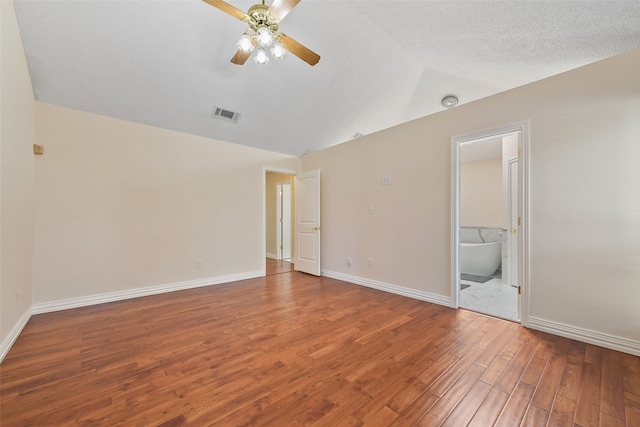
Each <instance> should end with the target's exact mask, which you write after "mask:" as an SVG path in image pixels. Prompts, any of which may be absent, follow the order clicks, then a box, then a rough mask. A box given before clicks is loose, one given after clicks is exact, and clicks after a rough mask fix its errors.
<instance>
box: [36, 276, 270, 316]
mask: <svg viewBox="0 0 640 427" xmlns="http://www.w3.org/2000/svg"><path fill="white" fill-rule="evenodd" d="M263 275H264V273H263V272H262V271H261V270H258V271H249V272H246V273H238V274H229V275H227V276H218V277H207V278H205V279H196V280H188V281H186V282H177V283H169V284H166V285H157V286H147V287H144V288H136V289H127V290H124V291H117V292H108V293H105V294H97V295H88V296H84V297H77V298H68V299H63V300H57V301H50V302H43V303H38V304H34V305H33V306H32V307H31V313H32V314H41V313H49V312H52V311H60V310H67V309H69V308H76V307H86V306H89V305H96V304H104V303H107V302H113V301H121V300H125V299H130V298H138V297H144V296H148V295H156V294H163V293H165V292H174V291H182V290H185V289H192V288H200V287H203V286H211V285H219V284H221V283H229V282H237V281H239V280H247V279H255V278H256V277H263Z"/></svg>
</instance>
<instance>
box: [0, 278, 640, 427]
mask: <svg viewBox="0 0 640 427" xmlns="http://www.w3.org/2000/svg"><path fill="white" fill-rule="evenodd" d="M0 369H1V373H0V381H1V383H0V387H1V408H0V410H1V412H0V416H1V425H2V426H3V427H11V426H21V427H23V426H72V425H73V426H75V425H92V426H113V425H119V426H137V425H143V426H164V427H170V426H181V425H190V426H212V425H215V426H243V425H252V426H259V425H268V426H295V425H306V424H314V425H321V426H362V425H371V426H387V425H398V426H404V425H418V426H438V425H445V426H464V425H472V426H483V427H484V426H490V425H497V426H518V425H523V426H544V425H550V426H572V425H576V426H613V427H615V426H627V427H630V426H640V358H638V357H635V356H630V355H627V354H623V353H619V352H616V351H611V350H607V349H603V348H600V347H596V346H593V345H587V344H584V343H580V342H576V341H572V340H569V339H565V338H560V337H556V336H553V335H549V334H545V333H541V332H536V331H531V330H527V329H524V328H522V327H520V326H519V325H518V324H516V323H512V322H508V321H504V320H500V319H495V318H491V317H487V316H484V315H481V314H477V313H473V312H470V311H465V310H451V309H448V308H446V307H442V306H438V305H434V304H429V303H426V302H422V301H418V300H413V299H409V298H405V297H401V296H397V295H392V294H387V293H383V292H380V291H376V290H373V289H368V288H365V287H360V286H356V285H351V284H348V283H344V282H340V281H336V280H332V279H327V278H316V277H313V276H308V275H305V274H302V273H297V272H290V273H281V274H275V275H271V276H268V277H266V278H262V279H254V280H248V281H243V282H236V283H231V284H223V285H216V286H211V287H208V288H199V289H193V290H188V291H181V292H174V293H168V294H163V295H155V296H149V297H144V298H137V299H131V300H127V301H121V302H114V303H110V304H104V305H99V306H92V307H85V308H79V309H72V310H66V311H61V312H55V313H48V314H41V315H36V316H33V317H32V319H31V321H30V322H29V324H28V325H27V326H26V328H25V330H24V331H23V333H22V335H21V336H20V337H19V339H18V340H17V342H16V343H15V345H14V347H13V348H12V349H11V351H10V352H9V354H8V355H7V357H6V359H5V360H4V362H3V363H2V365H0Z"/></svg>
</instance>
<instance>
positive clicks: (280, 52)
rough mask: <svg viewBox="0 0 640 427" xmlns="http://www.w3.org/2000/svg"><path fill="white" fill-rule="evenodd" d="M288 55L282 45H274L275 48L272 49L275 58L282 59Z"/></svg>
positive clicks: (278, 43) (276, 43)
mask: <svg viewBox="0 0 640 427" xmlns="http://www.w3.org/2000/svg"><path fill="white" fill-rule="evenodd" d="M286 53H287V51H286V50H285V49H284V47H283V46H282V43H280V42H275V43H274V44H273V47H272V48H271V55H273V57H274V58H277V59H282V58H284V55H285V54H286Z"/></svg>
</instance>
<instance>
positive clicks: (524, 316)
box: [451, 120, 530, 327]
mask: <svg viewBox="0 0 640 427" xmlns="http://www.w3.org/2000/svg"><path fill="white" fill-rule="evenodd" d="M515 132H519V133H520V137H519V138H518V152H519V165H518V183H519V187H520V188H519V190H520V195H521V197H520V198H519V200H518V204H519V212H520V217H521V225H520V229H519V230H518V233H519V234H520V239H518V264H519V267H520V268H519V270H518V283H519V284H520V289H521V295H520V298H519V299H520V301H521V303H520V313H519V314H520V323H521V324H522V326H525V327H528V326H529V295H530V288H529V274H530V273H529V262H530V258H529V253H530V251H529V242H530V239H529V182H530V181H529V138H530V137H529V120H523V121H520V122H516V123H512V124H508V125H505V126H500V127H497V128H492V129H487V130H483V131H479V132H473V133H468V134H464V135H458V136H454V137H452V138H451V308H456V309H457V308H458V307H459V301H460V286H459V283H460V247H459V239H460V146H461V145H462V144H464V143H466V142H470V141H481V140H484V139H493V138H496V137H498V136H504V135H505V134H509V133H515Z"/></svg>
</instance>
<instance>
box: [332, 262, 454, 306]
mask: <svg viewBox="0 0 640 427" xmlns="http://www.w3.org/2000/svg"><path fill="white" fill-rule="evenodd" d="M322 275H323V276H325V277H329V278H331V279H336V280H342V281H343V282H349V283H353V284H354V285H361V286H366V287H368V288H373V289H378V290H380V291H384V292H389V293H392V294H396V295H402V296H405V297H409V298H413V299H419V300H421V301H426V302H431V303H434V304H439V305H444V306H447V307H450V306H451V298H449V297H445V296H442V295H438V294H432V293H430V292H424V291H417V290H415V289H411V288H405V287H404V286H398V285H392V284H390V283H384V282H379V281H377V280H371V279H365V278H362V277H357V276H350V275H348V274H344V273H338V272H335V271H328V270H322Z"/></svg>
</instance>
